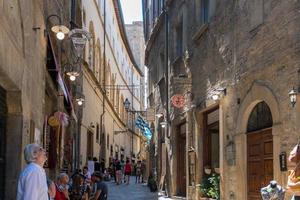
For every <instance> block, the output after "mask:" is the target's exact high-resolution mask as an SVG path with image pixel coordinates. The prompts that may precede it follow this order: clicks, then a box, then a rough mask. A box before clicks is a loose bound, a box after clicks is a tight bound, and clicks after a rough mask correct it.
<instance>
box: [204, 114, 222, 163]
mask: <svg viewBox="0 0 300 200" xmlns="http://www.w3.org/2000/svg"><path fill="white" fill-rule="evenodd" d="M219 131H220V130H219V109H214V110H212V111H209V112H207V113H206V114H205V116H204V134H203V137H204V138H203V142H204V144H203V148H204V150H203V154H204V155H203V158H204V160H203V164H204V167H207V168H211V169H214V168H219V162H220V146H219V142H220V140H219V137H220V136H219Z"/></svg>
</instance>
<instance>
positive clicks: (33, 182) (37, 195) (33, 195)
mask: <svg viewBox="0 0 300 200" xmlns="http://www.w3.org/2000/svg"><path fill="white" fill-rule="evenodd" d="M24 158H25V161H26V162H27V164H28V165H27V166H26V167H25V169H24V170H23V171H22V172H21V174H20V177H19V181H18V191H17V200H48V186H47V178H46V173H45V170H44V168H43V166H44V164H45V162H46V160H47V157H46V152H45V150H44V149H43V148H42V147H41V146H40V145H38V144H34V143H33V144H28V145H27V146H26V147H25V149H24Z"/></svg>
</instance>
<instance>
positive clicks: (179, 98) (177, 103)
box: [171, 94, 185, 108]
mask: <svg viewBox="0 0 300 200" xmlns="http://www.w3.org/2000/svg"><path fill="white" fill-rule="evenodd" d="M171 102H172V105H173V106H174V107H176V108H182V107H183V106H184V104H185V98H184V96H183V95H181V94H175V95H173V96H172V97H171Z"/></svg>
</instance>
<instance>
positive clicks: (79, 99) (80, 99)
mask: <svg viewBox="0 0 300 200" xmlns="http://www.w3.org/2000/svg"><path fill="white" fill-rule="evenodd" d="M76 102H77V104H78V106H82V104H83V102H84V98H83V97H80V98H76Z"/></svg>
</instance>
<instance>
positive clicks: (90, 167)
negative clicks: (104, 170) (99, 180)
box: [87, 160, 95, 174]
mask: <svg viewBox="0 0 300 200" xmlns="http://www.w3.org/2000/svg"><path fill="white" fill-rule="evenodd" d="M87 167H88V171H89V172H90V174H93V173H94V171H95V170H94V167H95V163H94V161H92V160H89V161H88V166H87Z"/></svg>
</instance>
